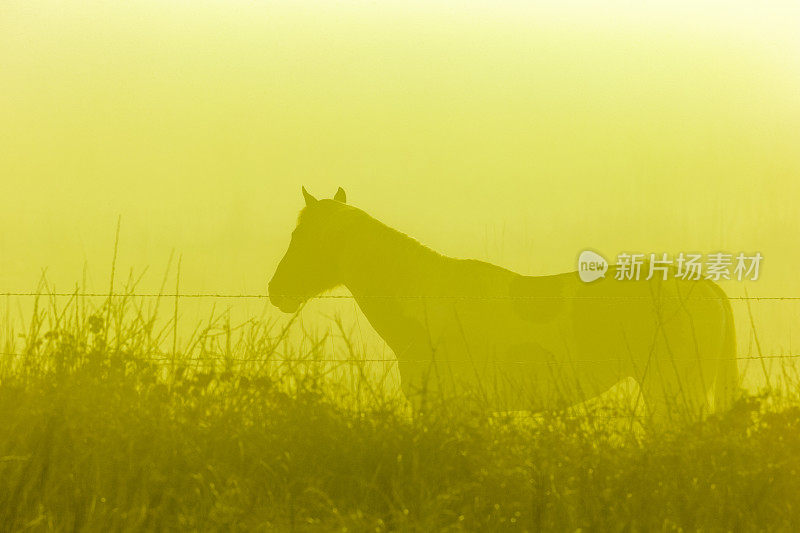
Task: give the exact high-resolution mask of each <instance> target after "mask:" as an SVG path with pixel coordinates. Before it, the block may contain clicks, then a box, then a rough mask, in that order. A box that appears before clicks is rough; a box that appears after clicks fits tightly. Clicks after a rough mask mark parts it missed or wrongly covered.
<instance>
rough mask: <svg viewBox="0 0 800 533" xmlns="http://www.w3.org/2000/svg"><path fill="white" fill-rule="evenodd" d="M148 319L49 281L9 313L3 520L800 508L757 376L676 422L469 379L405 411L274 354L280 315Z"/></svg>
mask: <svg viewBox="0 0 800 533" xmlns="http://www.w3.org/2000/svg"><path fill="white" fill-rule="evenodd" d="M166 314H167V315H168V316H169V315H172V310H169V311H168V312H167V313H166ZM161 322H162V320H161V319H160V317H159V316H158V314H157V312H155V308H149V309H145V308H144V305H143V304H142V303H141V302H137V301H136V299H135V298H130V297H123V296H121V297H114V298H109V299H108V300H106V301H105V302H104V303H101V304H98V306H97V307H92V306H91V305H90V304H89V303H87V302H86V301H85V299H84V298H80V297H76V298H73V299H68V301H67V302H66V303H64V304H63V305H56V304H55V303H48V302H47V298H46V297H43V298H41V299H40V300H39V301H38V302H37V305H36V309H35V311H34V315H33V317H32V318H31V320H30V321H29V324H28V325H27V327H26V330H25V331H24V332H22V333H20V332H11V331H7V332H6V346H5V348H4V352H5V353H6V355H4V356H3V358H2V359H0V361H1V362H2V365H1V366H0V529H2V530H4V531H23V530H24V531H28V530H32V531H43V530H56V531H62V530H70V531H128V530H130V531H141V530H158V531H170V530H191V531H232V530H250V531H252V530H255V531H269V530H275V531H395V530H397V531H426V532H427V531H538V530H554V531H655V530H659V531H698V530H699V531H751V530H753V531H767V530H769V531H774V530H785V531H789V530H796V528H797V527H798V525H800V499H799V498H798V496H800V477H798V472H800V453H799V452H798V450H800V407H798V406H800V395H798V396H797V397H792V395H791V394H790V395H789V396H788V397H787V395H786V394H782V395H779V394H777V393H774V392H773V393H770V392H769V391H767V392H766V393H764V394H761V395H759V396H752V395H751V396H748V397H745V398H743V399H742V400H741V401H740V402H739V403H737V404H736V406H735V407H734V409H733V410H732V411H730V412H728V413H725V414H721V415H718V416H714V417H712V418H710V419H708V420H706V421H704V422H700V423H696V424H693V425H689V426H684V427H681V428H658V427H649V426H648V424H647V423H646V422H644V425H643V427H639V428H638V429H634V428H633V427H632V426H631V429H630V430H625V429H621V428H623V427H629V426H624V425H623V426H620V424H616V423H611V422H610V419H609V418H608V417H605V416H598V414H597V413H596V412H587V413H585V414H584V415H577V416H576V415H574V414H570V415H569V416H568V415H566V414H564V413H546V414H543V415H542V416H541V417H539V418H538V419H537V420H536V421H535V422H530V423H520V422H519V421H518V420H517V419H516V418H515V417H510V416H508V417H505V416H499V415H494V414H492V413H490V412H489V411H488V410H487V409H484V408H482V407H481V405H480V403H479V402H470V401H469V399H464V401H458V402H456V401H450V402H431V403H430V406H429V408H428V409H427V410H426V411H425V412H424V413H421V414H417V415H416V416H409V413H408V412H407V411H406V410H404V409H402V408H400V407H398V404H396V402H393V401H391V400H389V399H387V398H383V397H382V396H381V394H379V393H376V392H375V390H376V389H375V388H374V387H372V388H370V389H369V390H370V391H371V392H370V394H371V401H370V402H367V403H362V402H356V401H352V400H353V398H354V393H353V392H352V390H353V389H352V388H348V387H336V386H334V383H335V380H331V379H330V376H329V373H328V372H324V371H322V370H320V369H321V368H322V367H321V366H319V365H315V364H312V363H303V362H300V363H297V362H295V363H291V364H290V363H286V362H283V363H281V362H280V361H278V360H277V356H276V354H277V352H278V350H277V347H278V346H279V345H282V344H281V343H283V344H285V339H284V337H285V335H284V333H285V330H283V331H275V330H274V328H272V327H270V324H267V323H263V322H259V321H255V320H254V321H251V322H249V323H248V324H245V325H243V326H242V327H240V328H238V329H235V328H231V327H229V326H228V325H226V324H225V323H224V321H223V322H214V321H213V320H212V321H211V322H210V323H209V327H207V328H204V329H203V330H202V331H198V333H197V335H196V336H194V337H193V339H192V340H191V341H190V342H189V343H188V344H187V346H185V347H183V348H182V349H180V350H176V351H175V352H173V351H172V350H171V349H162V348H161V347H162V346H164V345H166V346H170V345H171V344H172V341H171V329H170V319H165V320H164V321H163V322H164V323H165V324H164V325H162V327H161V328H160V329H159V327H158V326H157V325H158V324H159V323H161ZM13 354H18V355H13ZM297 355H298V358H301V359H302V357H303V356H307V357H309V358H313V357H314V354H313V353H310V352H309V353H307V354H303V353H299V354H297ZM315 369H316V370H315ZM365 379H366V378H365ZM637 425H640V424H637Z"/></svg>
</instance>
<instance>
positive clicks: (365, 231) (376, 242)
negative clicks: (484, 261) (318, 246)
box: [297, 200, 444, 258]
mask: <svg viewBox="0 0 800 533" xmlns="http://www.w3.org/2000/svg"><path fill="white" fill-rule="evenodd" d="M322 202H325V203H324V204H322ZM328 202H330V203H328ZM320 203H321V205H320V206H318V207H316V208H315V209H319V208H324V209H326V210H328V211H329V212H328V213H326V215H327V216H330V217H331V223H330V224H329V225H328V226H327V227H328V228H329V231H331V232H332V233H335V234H336V235H337V236H341V237H343V238H346V239H348V238H349V239H353V240H355V239H358V240H360V241H362V242H367V243H370V244H372V245H373V246H376V247H377V248H378V249H389V248H392V249H400V250H401V251H404V252H408V253H411V254H412V255H419V256H430V257H440V258H443V257H444V256H443V255H442V254H440V253H439V252H437V251H435V250H433V249H432V248H429V247H427V246H425V245H424V244H422V243H421V242H419V241H418V240H416V239H414V238H413V237H410V236H409V235H407V234H405V233H403V232H402V231H399V230H396V229H394V228H392V227H390V226H388V225H386V224H384V223H383V222H381V221H380V220H378V219H376V218H374V217H372V216H371V215H369V214H368V213H367V212H366V211H363V210H362V209H359V208H357V207H354V206H352V205H349V204H342V203H340V202H337V201H335V200H320ZM309 214H310V211H309V208H308V207H305V208H303V209H302V210H301V211H300V214H299V215H298V217H297V223H298V224H300V223H301V222H302V221H303V219H304V218H305V217H306V216H309Z"/></svg>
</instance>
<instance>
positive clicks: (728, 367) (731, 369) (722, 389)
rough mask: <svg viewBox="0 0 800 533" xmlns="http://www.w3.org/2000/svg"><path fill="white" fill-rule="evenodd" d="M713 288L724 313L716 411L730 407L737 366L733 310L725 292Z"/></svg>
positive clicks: (735, 390) (735, 388)
mask: <svg viewBox="0 0 800 533" xmlns="http://www.w3.org/2000/svg"><path fill="white" fill-rule="evenodd" d="M713 287H714V290H715V291H716V293H717V295H718V296H719V298H720V301H721V303H722V307H723V314H724V321H725V324H724V328H723V339H722V346H721V350H720V353H719V354H718V357H719V360H718V361H717V376H716V379H715V380H714V411H715V412H717V413H720V412H723V411H726V410H728V409H730V407H731V405H733V403H734V402H735V401H736V399H737V397H738V393H739V366H738V364H737V358H736V326H735V324H734V321H733V310H732V309H731V304H730V301H729V300H728V296H727V295H726V294H725V292H724V291H723V290H722V289H721V288H720V287H719V286H718V285H717V284H713Z"/></svg>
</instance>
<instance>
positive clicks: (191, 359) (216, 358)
mask: <svg viewBox="0 0 800 533" xmlns="http://www.w3.org/2000/svg"><path fill="white" fill-rule="evenodd" d="M47 355H48V354H41V353H34V352H29V353H24V352H0V356H7V357H43V356H47ZM796 358H800V354H775V355H763V356H759V355H746V356H738V357H735V358H734V359H736V360H738V361H756V360H759V359H796ZM725 359H727V358H725V357H684V358H678V359H674V360H676V361H698V360H699V361H722V360H725ZM128 360H129V361H164V362H167V363H170V362H173V361H174V362H175V363H180V362H183V363H196V362H203V361H224V362H227V363H348V364H355V363H392V364H394V363H398V362H399V363H422V364H424V363H432V362H434V361H433V360H432V359H403V360H398V359H376V358H363V359H362V358H357V357H347V358H342V359H312V358H303V357H283V356H281V357H259V358H252V357H247V358H240V357H225V356H221V355H220V356H199V357H198V356H185V357H182V358H179V359H176V358H174V357H171V356H169V355H168V354H167V355H165V354H158V355H157V356H130V357H129V359H128ZM619 361H620V359H576V360H574V361H519V360H516V361H493V362H492V363H494V364H515V365H530V364H538V365H572V364H591V363H616V362H619ZM435 362H437V363H465V364H466V363H469V364H472V363H473V362H472V361H470V360H464V359H440V358H437V359H436V361H435Z"/></svg>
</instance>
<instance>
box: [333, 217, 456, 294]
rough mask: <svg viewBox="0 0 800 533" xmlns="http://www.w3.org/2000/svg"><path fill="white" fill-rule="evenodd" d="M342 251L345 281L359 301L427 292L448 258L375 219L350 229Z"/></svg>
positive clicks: (341, 257) (363, 221) (361, 222)
mask: <svg viewBox="0 0 800 533" xmlns="http://www.w3.org/2000/svg"><path fill="white" fill-rule="evenodd" d="M345 240H346V244H345V245H344V246H343V249H342V250H341V252H342V253H341V256H340V265H339V266H340V273H341V276H342V282H343V284H344V285H345V286H346V287H347V288H348V290H349V291H350V292H351V293H352V294H353V296H354V297H355V298H356V300H361V301H363V299H364V298H365V297H366V298H369V297H374V296H379V297H380V296H390V297H391V296H408V295H418V294H425V293H426V292H427V291H426V289H425V287H426V283H429V282H430V280H431V279H434V278H435V277H436V276H437V275H438V272H439V271H440V270H441V269H442V268H443V266H444V263H445V262H446V260H447V258H446V257H444V256H442V255H440V254H438V253H436V252H434V251H433V250H431V249H429V248H426V247H425V246H423V245H422V244H420V243H418V242H417V241H415V240H413V239H411V238H410V237H408V236H406V235H404V234H402V233H400V232H398V231H396V230H394V229H392V228H389V227H388V226H385V225H384V224H382V223H380V222H378V221H377V220H375V219H371V218H365V219H364V220H361V221H359V223H358V224H357V225H355V227H353V228H352V231H350V232H348V234H347V236H346V238H345Z"/></svg>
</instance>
